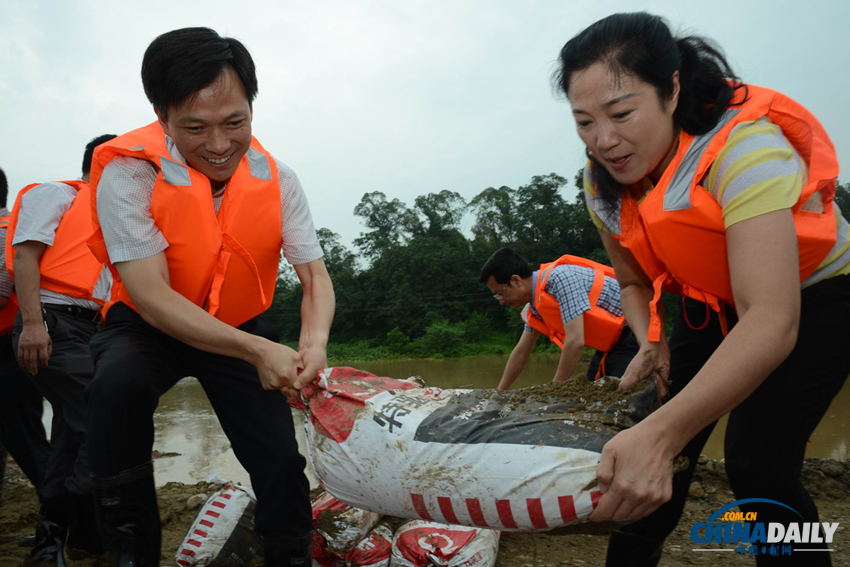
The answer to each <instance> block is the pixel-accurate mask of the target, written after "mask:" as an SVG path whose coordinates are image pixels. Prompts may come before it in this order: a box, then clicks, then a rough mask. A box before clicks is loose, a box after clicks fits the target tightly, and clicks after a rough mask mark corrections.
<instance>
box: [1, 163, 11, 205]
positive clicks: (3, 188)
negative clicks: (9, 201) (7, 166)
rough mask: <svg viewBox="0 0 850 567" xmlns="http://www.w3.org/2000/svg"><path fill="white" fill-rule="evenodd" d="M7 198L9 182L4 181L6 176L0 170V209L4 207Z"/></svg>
mask: <svg viewBox="0 0 850 567" xmlns="http://www.w3.org/2000/svg"><path fill="white" fill-rule="evenodd" d="M8 196H9V182H8V181H7V180H6V174H5V173H3V170H2V169H0V207H5V206H6V198H7V197H8Z"/></svg>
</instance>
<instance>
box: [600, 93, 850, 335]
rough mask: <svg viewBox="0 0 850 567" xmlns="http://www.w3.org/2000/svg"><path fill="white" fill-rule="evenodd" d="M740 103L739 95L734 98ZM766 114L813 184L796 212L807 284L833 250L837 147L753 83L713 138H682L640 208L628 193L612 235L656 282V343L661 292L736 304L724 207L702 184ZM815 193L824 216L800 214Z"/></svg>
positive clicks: (806, 115)
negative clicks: (739, 134) (741, 131)
mask: <svg viewBox="0 0 850 567" xmlns="http://www.w3.org/2000/svg"><path fill="white" fill-rule="evenodd" d="M742 98H743V89H740V90H739V91H738V94H737V95H736V99H735V100H736V101H740V100H741V99H742ZM764 116H767V117H768V118H769V119H770V120H771V121H772V122H773V123H774V124H776V125H777V126H779V127H780V128H781V129H782V133H783V134H784V135H785V137H786V138H787V139H788V141H789V142H790V143H791V145H792V146H794V148H795V149H796V150H797V152H798V153H799V154H800V156H801V157H802V159H803V160H804V161H805V163H806V165H807V166H808V168H809V180H808V184H807V185H806V186H805V187H803V190H802V193H801V194H800V198H799V199H798V201H797V203H796V204H795V205H794V206H793V207H792V209H791V211H792V213H793V215H794V225H795V228H796V230H797V241H798V248H799V256H800V281H801V282H804V281H805V280H806V278H808V277H809V276H810V275H812V273H813V272H814V271H815V270H816V269H817V267H818V266H819V265H820V264H821V262H822V261H823V260H824V259H825V258H826V257H827V255H828V254H829V252H830V251H831V250H832V248H833V246H834V245H835V242H836V232H835V231H836V225H835V211H834V210H833V202H832V201H833V198H834V196H835V187H836V182H837V178H838V159H837V157H836V154H835V148H834V147H833V145H832V142H831V141H830V139H829V137H828V136H827V134H826V131H825V130H824V128H823V126H821V124H820V122H818V120H817V119H816V118H815V117H814V116H813V115H812V114H811V113H810V112H809V111H808V110H806V109H805V108H803V107H802V106H801V105H800V104H799V103H797V102H795V101H794V100H792V99H790V98H788V97H787V96H785V95H783V94H781V93H778V92H776V91H773V90H770V89H765V88H762V87H757V86H753V85H748V99H747V101H746V102H744V103H743V104H742V105H740V106H730V107H729V109H727V111H726V112H725V114H724V115H723V117H722V118H721V120H720V122H719V123H718V124H717V126H716V127H715V128H714V129H713V130H712V131H711V132H708V133H707V134H703V135H700V136H694V135H691V134H687V133H684V132H683V133H682V134H680V137H679V147H678V150H677V151H676V155H675V156H674V157H673V160H672V161H671V162H670V165H668V166H667V169H666V170H665V171H664V175H662V177H661V179H659V181H658V183H657V184H656V186H655V188H653V189H652V190H651V191H650V192H649V193H648V194H647V195H646V197H645V198H644V199H643V201H641V202H640V203H639V204H638V203H637V201H636V200H635V198H634V196H633V195H631V194H629V193H628V191H625V192H624V193H623V198H622V199H621V203H620V210H619V216H620V228H621V230H620V234H612V236H614V238H617V239H619V240H620V243H621V244H622V245H623V246H624V247H626V248H628V249H629V251H630V252H631V253H632V254H633V255H634V257H635V259H636V260H637V262H638V263H639V264H640V265H641V267H642V268H643V270H644V271H645V272H646V275H647V276H649V278H651V279H652V280H653V282H654V287H655V298H654V299H653V303H652V306H651V323H650V333H649V340H650V341H654V342H657V341H658V340H659V337H660V332H661V321H660V319H659V317H658V313H657V307H656V306H657V302H658V300H659V298H660V293H661V289H662V287H663V288H664V289H667V290H668V291H670V292H672V293H683V294H684V295H685V296H687V297H691V298H693V299H696V300H698V301H701V302H704V303H706V304H707V305H709V306H711V307H712V308H713V309H714V310H715V311H718V312H719V313H722V309H721V305H720V304H721V302H725V303H728V304H730V305H734V297H733V295H732V285H731V278H730V275H729V262H728V258H727V255H726V229H725V225H724V222H723V215H722V209H721V207H720V205H719V204H718V203H717V201H716V200H715V199H714V197H713V196H712V195H711V194H710V193H709V192H708V191H707V190H706V189H705V188H704V187H702V186H701V185H700V183H702V181H703V179H704V178H705V176H706V175H707V174H708V171H709V168H710V167H711V165H712V164H713V163H714V161H715V159H717V156H718V155H719V153H720V151H721V150H722V149H723V147H724V146H725V145H726V141H727V139H728V138H729V135H730V134H731V132H732V130H733V129H734V128H735V126H737V125H738V124H740V123H742V122H746V121H752V120H757V119H759V118H762V117H764ZM816 192H819V193H820V196H821V200H822V202H823V208H824V211H823V212H822V213H817V212H812V211H804V210H802V209H801V207H802V206H803V204H805V203H806V201H808V199H809V198H810V197H811V196H812V195H813V194H814V193H816Z"/></svg>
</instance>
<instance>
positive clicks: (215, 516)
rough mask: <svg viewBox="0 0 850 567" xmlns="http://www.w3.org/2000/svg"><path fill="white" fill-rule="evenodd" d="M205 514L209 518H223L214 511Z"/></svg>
mask: <svg viewBox="0 0 850 567" xmlns="http://www.w3.org/2000/svg"><path fill="white" fill-rule="evenodd" d="M205 514H206V515H207V516H212V517H213V518H218V517H220V516H221V514H219V513H218V512H213V511H212V510H207V511H206V512H205Z"/></svg>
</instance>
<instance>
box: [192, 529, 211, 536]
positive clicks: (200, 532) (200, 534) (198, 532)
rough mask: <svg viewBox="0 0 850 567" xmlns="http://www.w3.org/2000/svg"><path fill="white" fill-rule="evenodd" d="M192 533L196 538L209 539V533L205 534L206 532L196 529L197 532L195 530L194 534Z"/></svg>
mask: <svg viewBox="0 0 850 567" xmlns="http://www.w3.org/2000/svg"><path fill="white" fill-rule="evenodd" d="M192 533H193V534H195V535H196V536H201V537H207V532H205V531H204V530H198V529H196V530H195V531H194V532H192Z"/></svg>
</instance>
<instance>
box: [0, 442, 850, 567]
mask: <svg viewBox="0 0 850 567" xmlns="http://www.w3.org/2000/svg"><path fill="white" fill-rule="evenodd" d="M803 481H804V483H805V484H806V486H807V488H808V489H809V491H810V493H811V494H812V497H813V498H814V500H815V502H816V503H817V505H818V508H819V510H820V514H821V521H822V522H838V523H839V526H838V529H837V531H836V532H835V539H834V541H833V543H832V545H831V548H832V549H833V550H834V551H832V552H831V556H832V562H833V565H836V566H840V565H850V530H848V529H847V528H848V526H850V461H846V462H841V461H835V460H832V459H807V460H806V463H805V467H804V470H803ZM694 482H695V484H694V485H693V486H692V491H691V498H689V499H688V503H687V506H686V508H685V513H684V515H683V517H682V520H681V522H680V523H679V526H678V528H677V529H676V530H675V531H674V533H673V534H672V535H671V537H670V538H668V540H667V543H666V545H665V549H664V557H663V558H662V560H661V565H662V566H670V567H679V566H686V565H689V566H693V565H696V566H702V567H708V566H712V565H719V564H721V563H722V564H724V565H738V564H740V565H753V564H755V561H754V558H752V557H741V556H740V555H739V554H737V553H735V554H733V553H728V552H727V553H722V554H721V553H718V552H710V551H702V552H697V551H693V550H694V548H697V547H698V548H712V547H714V548H723V547H725V548H729V547H730V544H725V545H717V544H699V545H696V544H694V542H693V541H692V540H691V537H690V528H691V526H692V525H693V524H694V523H696V522H704V521H705V520H706V518H708V516H709V515H710V514H711V513H713V512H715V511H716V510H717V509H718V508H720V507H721V506H723V505H725V504H729V503H730V502H732V501H734V499H735V498H734V496H733V495H732V492H731V490H730V489H729V484H728V482H727V480H726V475H725V473H724V470H723V464H722V463H720V462H717V461H712V460H709V459H705V458H702V459H700V463H699V466H698V468H697V472H696V475H695V477H694ZM215 489H216V486H215V485H213V484H211V483H208V482H199V483H197V484H182V483H176V482H170V483H168V484H166V485H165V486H162V487H160V488H159V489H158V490H157V495H158V498H159V504H160V516H161V518H162V524H163V553H162V558H161V565H169V566H171V565H175V562H174V554H175V551H176V549H177V547H178V546H179V545H180V543H181V542H182V540H183V537H184V536H185V535H186V530H187V529H188V528H189V526H190V525H191V523H192V521H193V520H194V517H195V513H196V512H197V506H195V507H192V506H190V505H189V504H188V501H189V499H190V498H191V497H192V496H195V495H198V494H204V495H207V496H208V495H210V494H212V492H214V491H215ZM194 500H197V499H194ZM37 514H38V502H37V499H36V495H35V490H33V488H32V486H30V485H29V483H28V482H27V481H26V479H25V478H24V477H23V475H21V473H20V470H19V469H18V467H17V466H16V465H15V464H14V462H13V461H9V463H8V466H7V471H6V484H5V488H4V490H3V497H2V500H0V567H17V566H19V565H20V564H21V562H22V561H23V559H24V557H25V556H26V555H27V552H28V550H27V549H25V548H21V547H18V543H17V542H18V540H20V539H21V538H22V537H24V536H26V535H30V534H32V533H33V529H34V526H35V520H36V515H37ZM606 546H607V539H606V537H605V536H604V535H566V536H548V535H543V534H507V535H505V536H504V537H503V538H502V540H501V543H500V546H499V555H498V558H497V560H496V567H561V566H567V565H603V564H604V561H605V550H606ZM718 555H721V556H722V557H723V559H720V558H719V557H718ZM732 555H734V558H733V557H730V556H732ZM255 563H256V564H261V562H259V561H257V562H255ZM69 565H71V566H72V567H104V565H105V564H103V563H102V562H98V561H97V560H95V559H80V560H73V561H70V562H69Z"/></svg>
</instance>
